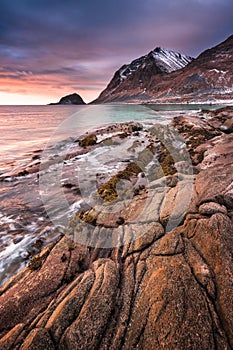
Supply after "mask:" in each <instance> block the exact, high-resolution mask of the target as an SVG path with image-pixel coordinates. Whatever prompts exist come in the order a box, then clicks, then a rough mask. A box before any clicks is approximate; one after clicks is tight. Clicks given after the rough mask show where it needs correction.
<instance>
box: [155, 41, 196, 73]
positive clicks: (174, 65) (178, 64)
mask: <svg viewBox="0 0 233 350" xmlns="http://www.w3.org/2000/svg"><path fill="white" fill-rule="evenodd" d="M151 54H152V55H153V57H154V59H155V61H156V63H157V65H158V66H159V67H160V68H161V70H163V71H164V72H167V73H171V72H174V71H175V70H178V69H181V68H184V67H185V66H186V65H187V64H188V63H189V62H191V61H192V59H193V58H192V57H190V56H186V55H182V54H181V53H179V52H175V51H171V50H165V49H162V48H160V47H157V48H156V49H155V50H154V51H152V52H151Z"/></svg>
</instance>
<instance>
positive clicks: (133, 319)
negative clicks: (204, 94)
mask: <svg viewBox="0 0 233 350" xmlns="http://www.w3.org/2000/svg"><path fill="white" fill-rule="evenodd" d="M232 130H233V108H232V107H226V108H222V109H218V110H215V111H207V110H202V111H201V112H199V113H197V114H193V115H186V114H185V113H182V114H179V115H177V116H176V117H175V118H173V120H172V121H171V122H170V125H169V126H168V127H167V126H166V127H161V125H160V126H159V125H151V126H150V127H149V126H147V127H146V128H145V127H144V126H143V125H142V124H141V123H136V122H132V123H124V124H114V125H112V126H107V127H104V128H102V129H99V130H96V131H95V132H93V131H92V133H91V134H86V135H83V136H82V137H81V138H79V139H78V140H76V148H75V149H72V150H71V151H70V152H69V154H67V155H66V157H65V160H64V162H65V163H67V166H68V165H69V167H68V170H67V173H68V172H71V171H72V162H76V161H77V159H78V157H79V156H80V155H82V157H83V156H85V154H87V155H88V154H89V155H91V154H92V153H91V152H96V151H97V150H101V148H102V149H103V147H105V146H106V145H109V146H111V145H118V146H119V147H120V148H121V149H123V148H124V147H125V149H126V150H127V160H126V161H125V162H124V163H121V167H120V168H119V169H117V170H116V171H115V173H114V174H111V175H109V176H106V174H95V176H94V177H95V181H97V182H98V183H97V185H96V193H95V194H94V197H95V200H96V202H95V203H97V204H96V205H87V204H86V205H85V206H83V207H81V208H79V210H77V211H76V212H75V213H74V215H73V217H72V218H71V219H70V221H69V223H68V225H67V228H66V231H65V232H64V235H62V236H61V237H60V238H59V239H58V240H57V241H56V242H53V243H50V245H48V246H46V247H45V248H44V249H42V251H41V252H40V253H39V254H38V255H36V256H34V257H33V258H32V259H31V261H30V263H29V265H28V267H26V268H24V269H23V270H21V271H20V272H19V273H18V274H17V275H15V276H13V277H12V278H11V279H10V280H9V281H8V282H7V283H6V284H5V285H4V286H3V287H2V288H1V289H0V337H1V340H0V349H4V350H17V349H21V350H29V349H30V350H36V349H37V350H39V349H41V350H46V349H47V350H52V349H54V350H55V349H59V350H73V349H85V350H93V349H96V350H97V349H112V350H118V349H119V350H120V349H124V350H126V349H141V350H144V349H179V350H183V349H192V350H193V349H198V350H199V349H210V350H212V349H213V350H214V349H219V350H222V349H229V350H230V349H233V328H232V324H233V309H232V300H233V288H232V281H233V262H232V247H233V236H232V232H233V216H232V210H233V185H232V184H233V183H232V173H233V158H232V154H233V136H232ZM175 133H177V134H179V135H180V137H181V139H180V140H179V142H177V140H175V139H174V135H175ZM129 140H131V141H133V142H131V143H130V145H129ZM182 140H184V143H183V141H182ZM184 145H185V147H184ZM184 149H186V150H187V151H188V152H187V154H186V153H185V151H184ZM135 154H136V155H135ZM130 155H131V158H130ZM154 158H156V159H157V160H158V163H156V162H155V161H154V162H152V160H153V159H154ZM118 161H119V160H118ZM68 163H69V164H68ZM152 163H153V164H152ZM47 166H50V165H49V164H47ZM24 170H26V171H27V173H26V174H28V173H30V172H31V173H33V172H34V173H35V174H36V173H37V172H38V171H39V168H38V164H37V165H32V166H31V167H28V168H27V169H24ZM65 171H66V170H65ZM143 174H144V175H143ZM11 175H12V176H16V175H19V174H11ZM145 175H146V176H145ZM21 176H25V173H23V172H21ZM65 177H66V176H65ZM86 177H87V178H88V177H89V175H88V174H87V175H86ZM66 190H67V191H68V192H69V193H70V196H71V193H72V195H75V196H77V194H78V193H79V194H80V191H81V189H80V188H77V186H75V184H73V183H69V184H68V183H66ZM74 190H75V193H74ZM70 198H71V197H70ZM82 240H83V241H82ZM82 242H86V244H82Z"/></svg>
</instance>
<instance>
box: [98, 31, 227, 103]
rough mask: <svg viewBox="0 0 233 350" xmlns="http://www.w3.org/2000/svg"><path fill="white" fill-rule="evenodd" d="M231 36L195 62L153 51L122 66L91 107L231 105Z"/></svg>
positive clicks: (189, 58) (174, 54) (203, 53)
mask: <svg viewBox="0 0 233 350" xmlns="http://www.w3.org/2000/svg"><path fill="white" fill-rule="evenodd" d="M232 62H233V35H231V36H230V37H229V38H227V39H226V40H225V41H223V42H222V43H220V44H218V45H216V46H215V47H212V48H210V49H207V50H205V51H204V52H202V53H201V54H200V55H199V56H198V57H197V58H196V59H192V58H191V57H189V56H185V55H182V54H180V53H178V52H175V51H171V50H166V49H163V48H161V47H157V48H155V49H154V50H153V51H151V52H149V53H148V54H147V55H145V56H142V57H140V58H137V59H136V60H134V61H132V62H131V63H130V64H127V65H124V66H122V67H121V68H120V69H119V70H118V71H116V73H115V74H114V76H113V78H112V80H111V81H110V83H109V84H108V86H107V88H106V89H105V90H104V91H103V92H102V93H101V94H100V96H99V97H98V98H97V99H96V100H95V101H93V103H110V102H123V103H147V102H148V103H180V102H185V103H186V102H189V103H193V102H196V101H213V102H215V101H219V100H226V101H227V100H229V101H230V100H232V101H233V70H232Z"/></svg>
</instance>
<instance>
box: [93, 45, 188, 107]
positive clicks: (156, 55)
mask: <svg viewBox="0 0 233 350" xmlns="http://www.w3.org/2000/svg"><path fill="white" fill-rule="evenodd" d="M192 60H193V58H192V57H189V56H185V55H182V54H180V53H178V52H175V51H171V50H165V49H162V48H160V47H157V48H155V49H154V50H153V51H151V52H149V53H148V54H147V55H145V56H142V57H140V58H137V59H136V60H134V61H132V62H131V63H130V64H125V65H123V66H122V67H121V68H120V69H119V70H118V71H117V72H116V73H115V74H114V76H113V78H112V80H111V81H110V83H109V84H108V86H107V88H106V89H105V90H104V91H103V92H102V93H101V94H100V96H99V98H98V99H97V100H96V101H94V102H97V103H101V102H113V101H121V100H123V101H124V100H127V99H131V98H132V97H134V96H137V95H138V94H141V95H142V100H143V99H145V97H146V96H147V94H145V92H146V90H147V87H148V86H149V85H150V82H151V79H152V78H153V77H157V76H159V77H163V76H164V75H165V74H166V75H167V74H168V73H171V72H173V71H176V70H178V69H181V68H183V67H185V66H186V65H187V64H188V63H189V62H191V61H192Z"/></svg>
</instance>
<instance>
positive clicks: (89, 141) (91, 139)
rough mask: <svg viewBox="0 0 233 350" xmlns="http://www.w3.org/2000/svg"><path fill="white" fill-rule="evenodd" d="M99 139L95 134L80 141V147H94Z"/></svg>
mask: <svg viewBox="0 0 233 350" xmlns="http://www.w3.org/2000/svg"><path fill="white" fill-rule="evenodd" d="M96 141H97V137H96V135H95V134H89V135H87V136H85V137H84V138H82V139H80V140H79V145H80V146H81V147H87V146H93V145H95V144H96Z"/></svg>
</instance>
